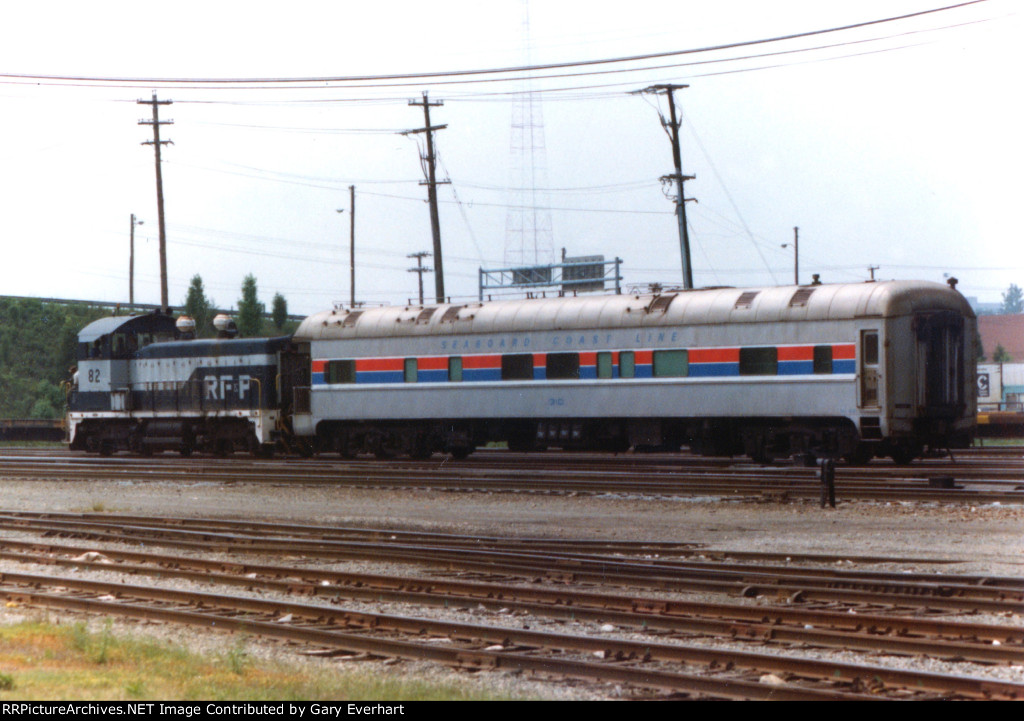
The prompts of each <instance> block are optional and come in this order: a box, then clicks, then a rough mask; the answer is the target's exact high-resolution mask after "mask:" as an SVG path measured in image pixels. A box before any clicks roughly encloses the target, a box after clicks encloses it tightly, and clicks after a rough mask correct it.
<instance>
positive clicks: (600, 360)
mask: <svg viewBox="0 0 1024 721" xmlns="http://www.w3.org/2000/svg"><path fill="white" fill-rule="evenodd" d="M597 377H598V378H611V377H612V354H611V353H609V352H608V351H602V352H600V353H598V354H597Z"/></svg>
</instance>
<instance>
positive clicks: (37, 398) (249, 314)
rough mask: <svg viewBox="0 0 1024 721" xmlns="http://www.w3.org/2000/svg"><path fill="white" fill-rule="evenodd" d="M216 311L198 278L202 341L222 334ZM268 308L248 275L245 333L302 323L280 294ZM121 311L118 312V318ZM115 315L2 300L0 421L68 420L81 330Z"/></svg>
mask: <svg viewBox="0 0 1024 721" xmlns="http://www.w3.org/2000/svg"><path fill="white" fill-rule="evenodd" d="M215 309H216V305H215V304H214V302H213V301H212V300H210V299H209V298H207V297H206V293H205V291H204V289H203V280H202V278H201V277H200V276H198V275H196V276H194V277H193V278H192V282H191V284H190V286H189V289H188V295H187V296H186V298H185V302H184V303H183V312H184V313H185V314H186V315H189V316H191V317H192V318H193V319H194V320H195V321H196V331H197V336H198V337H201V338H209V337H212V336H213V335H214V334H215V333H216V331H215V330H214V328H213V318H214V316H215V315H216V314H217V311H216V310H215ZM265 310H266V307H265V305H264V304H263V303H262V302H260V300H259V297H258V292H257V285H256V278H255V277H253V276H252V275H249V276H246V278H245V281H244V282H243V283H242V297H241V298H240V299H239V300H238V310H237V311H235V312H234V313H233V314H232V315H233V317H234V318H235V323H236V325H237V326H238V330H239V334H240V335H242V336H248V337H253V336H259V337H266V336H275V335H288V334H291V333H293V332H294V331H295V328H296V327H297V325H298V323H297V322H296V321H290V320H288V303H287V301H286V300H285V298H284V296H282V295H281V294H280V293H277V294H275V295H274V299H273V301H272V303H271V313H270V316H269V317H267V315H266V312H265ZM121 313H122V311H120V310H115V311H114V314H115V315H117V314H121ZM123 314H124V315H127V314H128V313H127V312H124V313H123ZM109 315H111V309H110V307H109V306H96V305H87V304H81V303H59V302H50V301H47V302H44V301H42V300H38V299H35V298H4V297H0V418H60V417H62V416H63V415H64V411H65V406H66V397H65V384H66V382H67V381H68V380H70V377H71V368H72V367H73V366H75V365H76V364H77V360H76V356H77V344H78V332H79V331H80V330H82V328H84V327H85V326H87V325H88V324H89V323H92V322H93V321H94V320H98V319H100V318H103V317H105V316H109Z"/></svg>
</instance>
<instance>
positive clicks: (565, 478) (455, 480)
mask: <svg viewBox="0 0 1024 721" xmlns="http://www.w3.org/2000/svg"><path fill="white" fill-rule="evenodd" d="M555 464H556V465H557V461H555ZM55 465H57V466H60V464H56V463H50V464H43V465H42V466H39V467H35V466H32V467H27V466H26V467H21V468H19V467H18V466H16V465H10V466H8V467H3V466H2V465H0V473H2V474H4V475H6V476H8V477H13V478H19V477H24V478H27V479H33V478H38V477H39V476H40V475H43V476H45V477H47V478H52V477H53V476H54V475H59V476H60V477H61V478H64V479H67V480H80V479H89V480H126V479H131V480H134V481H137V482H142V481H150V482H152V481H156V480H160V481H175V480H189V481H195V480H198V479H200V478H201V479H202V480H204V481H206V482H210V481H220V482H224V483H239V482H251V481H253V478H254V476H253V473H254V469H258V470H259V478H260V479H261V481H262V482H266V481H267V480H273V481H275V482H279V483H300V484H321V483H333V484H344V485H348V486H356V487H363V486H366V487H388V488H410V487H411V488H432V489H444V490H461V491H467V490H489V491H492V492H493V491H504V492H511V491H515V492H553V493H562V492H568V491H570V490H571V491H575V492H586V493H597V494H600V493H616V494H622V493H639V494H659V495H680V494H688V495H693V494H698V495H718V496H725V497H744V496H749V495H756V496H758V497H763V496H769V497H772V496H779V495H786V496H790V497H798V498H807V499H816V498H817V497H818V495H819V494H820V484H818V483H817V481H816V480H815V479H814V478H813V472H811V471H807V472H805V473H803V474H798V475H788V476H785V477H779V476H778V475H776V476H775V477H771V476H770V474H768V473H767V472H766V471H765V470H764V469H760V470H759V471H758V472H757V473H752V472H743V473H737V472H730V473H729V474H728V476H727V477H726V478H724V479H721V480H718V481H715V480H714V479H709V478H708V476H707V474H704V473H699V472H673V473H671V474H658V475H657V477H656V478H646V477H640V475H639V474H637V473H636V472H631V474H632V475H633V476H634V477H637V478H639V480H625V479H623V478H622V471H620V470H614V471H608V470H607V468H605V469H604V470H602V471H594V472H588V473H581V472H579V471H561V470H558V469H557V468H554V469H552V468H550V467H549V468H547V469H546V470H545V476H546V477H545V478H537V477H536V476H535V475H528V474H526V473H524V472H522V471H520V472H518V473H516V472H508V473H500V472H498V471H495V470H493V469H489V470H488V471H487V472H486V474H485V475H481V474H480V472H476V471H474V472H467V471H466V470H465V469H463V470H460V469H459V468H457V467H454V466H452V465H450V464H449V465H445V466H443V467H441V468H438V467H437V466H436V464H427V465H425V466H420V467H415V466H409V467H406V468H396V467H394V466H393V465H392V464H388V465H382V464H376V465H375V464H372V463H359V462H356V463H342V464H339V465H338V466H335V467H331V468H330V469H321V470H318V471H316V472H312V471H311V470H310V469H309V468H303V469H302V470H295V469H296V467H297V466H302V462H301V461H297V462H296V463H295V464H294V465H292V464H289V468H288V469H282V467H281V464H273V463H271V464H266V465H260V466H253V467H252V468H250V469H249V470H243V469H241V468H238V467H235V468H232V467H231V466H230V465H229V464H204V465H199V466H197V465H196V464H195V463H193V462H192V461H182V462H181V463H180V464H169V463H162V464H157V465H153V464H150V465H148V466H142V465H141V464H117V466H116V467H111V466H110V465H109V463H108V464H106V465H104V464H99V463H94V464H83V465H84V466H85V467H82V468H69V467H67V466H63V467H60V470H59V472H57V473H56V474H55V472H54V466H55ZM197 469H198V470H197ZM786 472H787V473H790V474H792V473H793V472H794V469H786ZM947 472H948V471H947ZM1013 473H1014V475H1012V476H1011V478H1012V479H1014V484H1013V487H1012V488H1011V489H1009V490H990V489H987V488H985V487H984V486H990V485H992V483H993V481H992V480H991V479H989V480H988V481H986V482H979V483H980V485H981V486H982V487H980V488H969V487H967V485H966V484H968V483H971V482H970V481H965V480H961V484H960V487H958V488H953V489H943V488H931V487H928V486H927V485H926V484H927V483H928V479H927V478H912V479H909V480H904V481H902V482H901V483H900V485H898V486H889V487H880V486H879V484H878V483H876V482H856V483H855V482H853V481H852V480H849V479H843V480H842V481H841V483H840V489H841V495H842V496H843V497H845V498H848V499H858V500H889V501H892V500H907V499H914V500H921V501H936V502H952V501H957V502H971V503H990V502H995V501H999V502H1007V503H1017V502H1024V490H1022V488H1024V486H1022V484H1021V483H1020V472H1019V471H1013ZM648 475H649V474H648ZM766 475H768V476H769V477H768V478H766ZM987 475H991V474H987Z"/></svg>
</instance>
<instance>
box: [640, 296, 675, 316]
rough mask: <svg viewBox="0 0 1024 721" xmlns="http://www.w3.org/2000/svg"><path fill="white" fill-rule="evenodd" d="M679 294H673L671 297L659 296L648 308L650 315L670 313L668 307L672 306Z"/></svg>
mask: <svg viewBox="0 0 1024 721" xmlns="http://www.w3.org/2000/svg"><path fill="white" fill-rule="evenodd" d="M677 295H679V294H678V293H672V294H671V295H659V296H658V297H657V298H655V299H654V300H652V301H651V304H650V305H649V306H647V312H648V313H654V312H655V311H658V310H660V311H661V312H662V313H665V312H667V311H668V307H669V306H670V305H672V301H674V300H675V299H676V296H677Z"/></svg>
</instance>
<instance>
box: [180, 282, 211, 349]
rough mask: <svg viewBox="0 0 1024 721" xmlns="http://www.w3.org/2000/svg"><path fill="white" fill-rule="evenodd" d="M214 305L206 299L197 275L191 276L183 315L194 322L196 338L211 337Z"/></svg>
mask: <svg viewBox="0 0 1024 721" xmlns="http://www.w3.org/2000/svg"><path fill="white" fill-rule="evenodd" d="M213 308H214V303H213V301H212V300H210V299H209V298H207V297H206V290H205V289H204V288H203V279H202V277H200V276H199V275H198V274H196V275H194V276H192V282H191V283H190V284H189V286H188V295H187V296H186V297H185V315H187V316H189V317H190V318H191V319H192V320H194V321H195V322H196V337H197V338H208V337H210V336H212V335H213Z"/></svg>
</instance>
